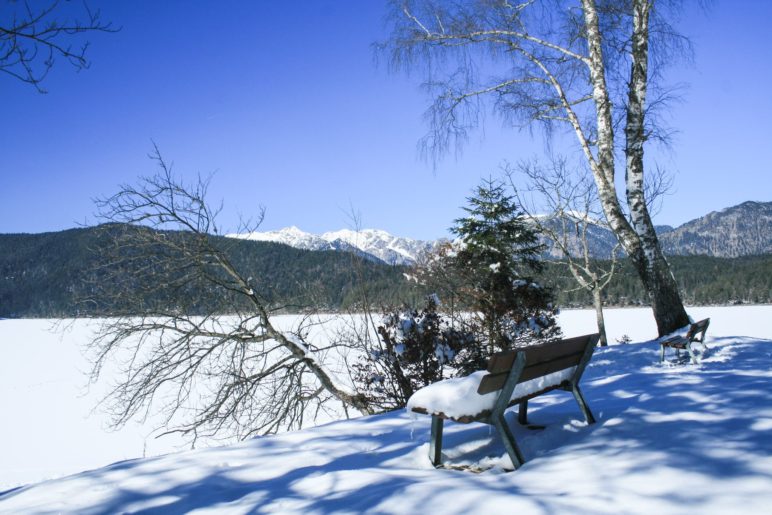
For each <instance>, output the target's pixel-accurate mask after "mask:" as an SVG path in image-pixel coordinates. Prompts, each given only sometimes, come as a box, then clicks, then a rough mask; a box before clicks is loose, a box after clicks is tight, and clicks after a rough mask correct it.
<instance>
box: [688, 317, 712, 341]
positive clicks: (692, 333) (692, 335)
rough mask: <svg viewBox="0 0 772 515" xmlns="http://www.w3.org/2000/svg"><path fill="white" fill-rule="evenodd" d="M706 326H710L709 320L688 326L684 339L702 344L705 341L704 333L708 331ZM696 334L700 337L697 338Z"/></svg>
mask: <svg viewBox="0 0 772 515" xmlns="http://www.w3.org/2000/svg"><path fill="white" fill-rule="evenodd" d="M708 325H710V318H706V319H705V320H700V321H699V322H695V323H693V324H692V325H690V326H689V331H688V332H687V333H686V339H687V340H689V341H691V342H693V341H699V342H702V341H703V340H704V339H705V332H706V331H707V330H708ZM698 334H699V335H700V337H699V338H697V335H698Z"/></svg>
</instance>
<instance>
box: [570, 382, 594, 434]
mask: <svg viewBox="0 0 772 515" xmlns="http://www.w3.org/2000/svg"><path fill="white" fill-rule="evenodd" d="M571 393H573V394H574V399H576V402H577V403H578V404H579V408H580V409H581V410H582V413H583V414H584V418H585V420H587V423H588V424H594V423H595V417H594V416H593V415H592V412H591V411H590V407H589V406H588V405H587V402H586V401H585V400H584V396H583V395H582V391H581V390H580V389H579V385H578V384H573V385H571Z"/></svg>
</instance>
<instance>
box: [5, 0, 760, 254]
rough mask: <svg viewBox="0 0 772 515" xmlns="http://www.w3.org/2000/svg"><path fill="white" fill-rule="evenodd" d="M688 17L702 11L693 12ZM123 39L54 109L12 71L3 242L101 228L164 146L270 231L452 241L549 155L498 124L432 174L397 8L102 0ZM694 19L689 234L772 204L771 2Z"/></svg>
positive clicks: (60, 72)
mask: <svg viewBox="0 0 772 515" xmlns="http://www.w3.org/2000/svg"><path fill="white" fill-rule="evenodd" d="M687 3H688V2H687ZM91 5H92V6H97V7H101V10H102V13H103V16H104V17H105V18H107V19H109V20H111V21H112V22H113V23H114V24H116V25H119V26H121V27H122V30H121V31H120V32H118V33H117V34H110V35H95V36H93V37H91V38H90V39H91V43H92V46H91V48H90V53H89V56H90V60H91V62H92V65H91V68H90V69H88V70H85V71H82V72H79V73H76V72H75V71H73V69H72V68H70V67H69V66H67V65H65V63H59V64H58V66H56V67H55V69H54V70H53V71H52V72H51V74H50V75H49V77H48V78H47V80H46V82H45V83H44V86H45V87H46V88H47V89H48V90H49V93H48V94H46V95H41V94H39V93H37V92H36V91H35V90H34V89H33V88H31V87H29V86H27V85H24V84H22V83H20V82H18V81H14V80H12V79H10V78H9V77H5V76H0V98H2V99H3V103H2V104H3V122H4V123H3V124H1V125H0V155H2V161H0V232H3V233H7V232H43V231H54V230H61V229H65V228H69V227H73V226H75V225H77V224H83V223H93V222H94V219H93V216H92V213H93V211H94V208H93V204H92V199H93V198H94V197H98V196H103V195H107V194H110V193H112V192H114V191H116V189H117V187H118V185H119V184H121V183H134V182H136V179H137V177H138V176H141V175H149V174H151V173H153V171H154V168H153V164H152V163H151V161H150V160H149V159H148V158H147V154H148V152H150V150H151V149H152V143H151V140H153V141H155V142H156V143H157V144H158V145H159V147H160V149H161V151H162V153H163V154H164V156H165V157H166V158H167V159H168V160H169V161H173V162H174V165H175V170H176V171H177V172H178V173H179V174H181V175H183V176H193V175H194V174H196V173H199V172H200V173H203V174H208V173H211V172H214V173H215V176H214V179H213V183H212V188H211V195H212V200H213V201H219V200H220V199H222V200H223V201H224V204H225V209H224V212H223V215H222V218H221V222H222V224H223V225H224V226H225V228H226V229H229V228H231V229H232V228H235V226H236V224H237V222H238V216H239V215H243V216H245V217H249V216H253V215H254V214H255V213H257V211H258V208H259V206H265V208H266V209H267V213H266V219H265V222H264V225H263V229H264V230H270V229H278V228H281V227H285V226H288V225H297V226H299V227H300V228H301V229H303V230H306V231H309V232H323V231H329V230H336V229H340V228H343V227H350V226H351V223H352V222H351V216H350V215H351V213H352V212H357V213H358V214H359V215H360V217H361V223H362V225H363V226H364V227H376V228H380V229H384V230H387V231H389V232H392V233H394V234H398V235H402V236H409V237H414V238H422V239H430V238H436V237H440V236H445V235H446V234H447V228H448V227H449V226H450V225H451V224H452V220H453V219H454V218H456V217H458V216H459V215H460V214H461V211H460V208H459V206H461V205H463V204H464V199H465V197H466V196H467V195H468V194H469V192H470V191H471V189H472V188H473V187H474V186H475V185H476V184H477V183H478V182H479V179H480V177H487V176H489V175H491V174H496V173H497V170H498V168H499V166H500V165H501V164H502V162H504V161H505V160H509V161H517V160H518V159H520V158H529V157H533V156H534V155H538V154H541V153H542V152H543V150H544V146H543V143H542V142H540V141H538V140H534V139H532V138H531V137H530V136H529V135H528V134H527V133H519V132H517V131H515V130H512V129H507V128H502V127H501V124H500V123H499V122H498V121H497V120H496V119H495V118H489V123H488V124H487V126H486V128H485V131H484V133H483V132H482V131H481V132H479V133H477V134H474V135H473V136H472V138H471V140H470V142H469V144H468V145H467V146H466V148H465V150H464V152H463V154H462V155H461V156H460V157H459V158H454V157H453V156H449V157H448V158H446V159H445V160H443V161H442V162H440V163H439V166H437V167H436V169H434V168H433V167H432V165H431V164H430V163H427V162H425V161H422V160H421V159H420V158H419V155H418V153H417V150H416V144H417V142H418V140H419V139H420V138H421V136H422V135H423V134H424V133H425V132H426V128H427V127H426V125H425V124H424V122H423V120H422V114H423V112H424V110H425V108H426V106H427V105H428V102H429V99H428V97H426V96H425V94H424V92H423V91H422V90H421V89H420V87H419V78H418V77H417V76H414V77H408V76H405V75H397V74H393V73H390V72H389V71H388V70H387V69H386V67H385V66H377V65H376V63H375V60H374V58H373V52H372V49H371V43H373V42H374V41H377V40H380V39H383V37H384V35H385V33H386V31H387V29H386V27H385V26H384V23H383V14H384V10H385V8H384V5H383V3H382V2H380V1H375V0H372V1H361V0H360V1H355V0H339V1H325V0H319V1H310V0H308V1H305V2H297V3H287V2H268V1H264V2H256V1H255V2H203V1H200V2H199V1H195V2H178V1H165V2H150V1H136V2H121V3H119V2H101V3H97V2H92V3H91ZM688 10H689V8H687V13H686V16H685V17H684V22H683V23H682V24H681V28H682V29H683V31H684V32H685V33H686V34H687V35H689V36H690V37H691V38H692V39H693V42H694V44H695V50H696V55H695V62H694V64H693V66H680V67H679V68H678V69H676V70H674V71H672V72H671V73H670V75H669V79H670V80H671V81H673V82H685V83H688V85H689V88H688V89H687V90H685V91H684V93H683V98H684V101H683V102H682V103H681V104H678V105H675V106H674V107H673V108H672V109H671V112H670V119H669V120H668V121H669V123H670V124H671V126H672V127H673V128H674V129H676V130H677V131H678V132H677V134H676V137H675V140H674V144H673V146H672V148H671V149H670V150H669V151H666V152H657V153H652V154H651V155H652V156H654V155H656V158H657V161H658V162H659V163H660V164H661V165H663V166H665V167H666V168H668V169H669V170H671V171H673V172H674V173H675V176H674V191H673V194H672V195H671V196H669V197H667V198H666V199H665V205H664V206H663V208H662V210H661V212H660V213H659V214H658V215H657V218H656V220H655V221H656V222H657V223H662V224H670V225H678V224H681V223H683V222H686V221H688V220H690V219H692V218H695V217H697V216H701V215H703V214H705V213H707V212H709V211H713V210H718V209H722V208H724V207H728V206H731V205H734V204H737V203H739V202H742V201H745V200H761V201H769V200H772V198H770V197H772V195H770V192H771V191H772V188H770V186H771V185H772V178H770V171H771V170H770V168H772V167H771V166H770V160H769V157H768V152H769V147H770V145H772V100H771V98H772V97H770V95H769V94H768V93H767V90H768V89H769V87H770V84H772V57H770V53H769V49H770V48H772V31H770V30H769V28H768V22H769V20H770V19H772V2H767V1H764V0H758V1H751V0H744V1H741V2H729V1H726V0H724V1H723V2H722V1H718V2H716V3H714V4H713V5H712V7H711V9H710V10H709V11H708V12H707V13H705V12H703V11H699V10H697V9H696V8H695V10H694V11H693V12H688Z"/></svg>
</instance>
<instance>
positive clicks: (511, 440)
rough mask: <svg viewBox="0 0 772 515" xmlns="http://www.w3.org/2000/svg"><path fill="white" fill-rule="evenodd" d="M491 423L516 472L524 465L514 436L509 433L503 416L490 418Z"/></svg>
mask: <svg viewBox="0 0 772 515" xmlns="http://www.w3.org/2000/svg"><path fill="white" fill-rule="evenodd" d="M491 422H492V423H493V425H494V426H495V427H496V430H498V432H499V435H501V440H502V442H504V448H505V449H506V450H507V454H509V458H510V459H511V460H512V466H513V467H515V470H517V469H518V468H520V467H521V466H522V465H523V463H525V458H523V454H522V453H521V452H520V448H519V447H518V446H517V442H515V436H514V435H513V434H512V431H510V429H509V425H507V420H506V419H505V418H504V415H499V416H495V417H492V420H491Z"/></svg>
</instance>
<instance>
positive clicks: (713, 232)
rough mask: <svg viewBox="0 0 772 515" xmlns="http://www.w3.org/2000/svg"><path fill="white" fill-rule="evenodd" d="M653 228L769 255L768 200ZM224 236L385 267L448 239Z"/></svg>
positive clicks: (607, 237) (595, 228) (682, 248)
mask: <svg viewBox="0 0 772 515" xmlns="http://www.w3.org/2000/svg"><path fill="white" fill-rule="evenodd" d="M656 230H657V234H658V235H659V238H660V241H661V243H662V248H663V251H664V252H665V254H667V255H674V256H697V255H706V256H712V257H729V258H732V257H742V256H752V255H760V254H768V253H772V202H760V201H752V200H749V201H745V202H742V203H741V204H737V205H735V206H730V207H727V208H724V209H721V210H719V211H711V212H710V213H708V214H706V215H704V216H701V217H699V218H695V219H694V220H690V221H688V222H686V223H684V224H681V225H679V226H678V227H673V226H670V225H657V226H656ZM588 235H589V243H590V248H591V253H592V255H593V257H596V258H601V259H605V258H608V257H609V256H610V255H611V252H612V250H613V248H614V246H615V245H616V238H615V237H614V235H613V233H612V232H611V231H610V230H608V229H606V228H604V227H602V226H601V225H599V224H592V226H591V227H590V230H589V232H588ZM227 236H228V237H232V238H240V239H246V240H256V241H272V242H276V243H283V244H285V245H289V246H291V247H295V248H300V249H304V250H337V251H348V252H354V253H356V254H359V255H360V256H363V257H365V258H369V259H376V260H379V261H382V262H384V263H386V264H389V265H412V264H414V263H416V262H417V261H418V260H419V258H420V256H421V254H422V253H425V252H427V251H431V250H432V249H434V248H436V247H437V245H439V244H440V243H441V242H443V241H447V240H444V239H438V240H433V241H427V240H416V239H412V238H405V237H400V236H394V235H392V234H390V233H388V232H386V231H383V230H380V229H362V230H359V231H354V230H350V229H342V230H338V231H328V232H325V233H322V234H321V235H316V234H313V233H308V232H305V231H302V230H301V229H299V228H298V227H296V226H290V227H286V228H284V229H280V230H275V231H266V232H257V231H256V232H251V233H246V234H229V235H227ZM545 244H547V247H548V248H547V251H546V252H545V257H551V258H556V257H560V251H559V250H558V249H557V248H556V247H555V245H554V244H552V243H551V242H550V241H548V240H545Z"/></svg>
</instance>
